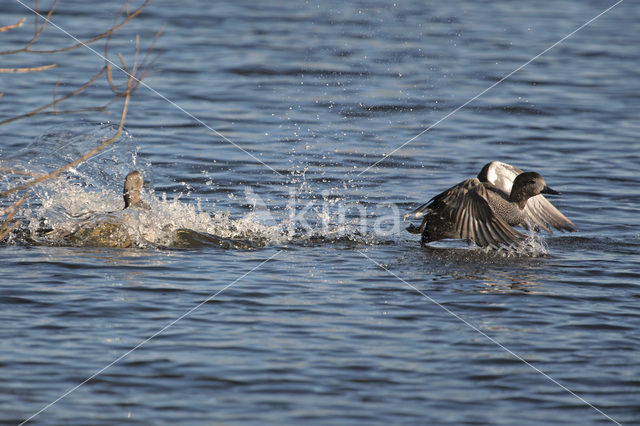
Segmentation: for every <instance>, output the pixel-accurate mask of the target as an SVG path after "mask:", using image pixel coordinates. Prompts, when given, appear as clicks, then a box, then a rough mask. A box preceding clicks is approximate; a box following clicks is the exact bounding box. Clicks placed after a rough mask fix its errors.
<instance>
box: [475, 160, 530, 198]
mask: <svg viewBox="0 0 640 426" xmlns="http://www.w3.org/2000/svg"><path fill="white" fill-rule="evenodd" d="M521 173H523V171H522V169H519V168H517V167H515V166H512V165H511V164H507V163H503V162H502V161H492V162H491V163H488V164H485V166H484V167H483V168H482V170H480V173H478V179H479V180H480V182H489V183H490V184H492V185H493V186H495V187H496V188H498V189H500V190H501V191H502V192H504V193H505V194H511V188H512V187H513V181H514V180H515V178H516V176H518V175H519V174H521Z"/></svg>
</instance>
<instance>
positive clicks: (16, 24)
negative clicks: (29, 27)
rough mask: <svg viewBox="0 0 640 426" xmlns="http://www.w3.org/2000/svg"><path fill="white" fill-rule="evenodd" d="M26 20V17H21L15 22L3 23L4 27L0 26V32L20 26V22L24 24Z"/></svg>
mask: <svg viewBox="0 0 640 426" xmlns="http://www.w3.org/2000/svg"><path fill="white" fill-rule="evenodd" d="M26 20H27V18H22V19H21V20H19V21H18V22H16V23H15V24H12V25H5V26H4V27H0V33H4V32H6V31H9V30H12V29H14V28H19V27H21V26H22V24H24V22H25V21H26Z"/></svg>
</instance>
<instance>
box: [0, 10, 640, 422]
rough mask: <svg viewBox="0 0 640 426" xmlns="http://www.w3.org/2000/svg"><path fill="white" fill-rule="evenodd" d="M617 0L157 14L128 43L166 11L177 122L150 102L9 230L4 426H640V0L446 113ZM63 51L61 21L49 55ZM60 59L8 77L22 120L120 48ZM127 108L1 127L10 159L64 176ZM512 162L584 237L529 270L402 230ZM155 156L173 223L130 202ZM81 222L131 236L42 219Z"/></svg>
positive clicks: (138, 104) (60, 18)
mask: <svg viewBox="0 0 640 426" xmlns="http://www.w3.org/2000/svg"><path fill="white" fill-rule="evenodd" d="M41 3H43V2H41ZM612 4H613V2H612V3H608V2H579V1H561V2H543V3H536V4H535V5H529V4H527V3H522V2H516V3H513V2H506V1H505V2H497V3H495V2H494V3H488V4H485V3H477V2H466V1H463V2H453V3H452V2H449V3H447V4H441V3H438V2H433V3H428V4H425V3H424V2H417V1H416V2H397V3H395V4H393V3H386V2H374V1H371V2H353V3H348V4H343V3H342V2H305V3H295V4H293V3H289V2H269V3H265V4H261V5H254V3H253V2H245V1H236V2H233V3H223V4H217V3H216V4H214V3H211V2H206V1H197V0H191V1H187V2H169V1H155V0H154V1H153V2H152V3H151V5H150V6H149V7H148V8H147V9H146V10H145V11H144V13H143V14H142V15H140V16H139V17H138V18H137V19H136V20H134V21H132V22H131V23H130V24H128V25H127V26H126V27H124V28H123V29H122V31H121V32H120V33H119V35H116V36H114V39H113V41H112V46H111V52H114V53H112V55H111V56H112V57H113V58H114V59H115V58H116V55H115V52H118V51H121V52H123V54H125V56H127V55H129V56H127V57H130V54H131V52H132V47H133V44H134V43H135V34H137V33H139V34H140V35H141V41H142V44H143V45H145V43H148V42H149V41H150V40H151V38H152V37H153V34H154V33H155V31H156V30H157V29H158V28H159V27H160V26H161V25H162V23H163V22H166V24H167V27H166V29H165V32H164V34H163V36H162V38H161V39H160V41H159V44H158V47H157V50H156V52H157V53H159V54H160V55H159V57H158V59H157V62H156V64H155V66H154V70H153V71H154V73H153V74H152V75H151V76H149V77H148V78H147V79H146V80H145V81H146V83H147V84H149V85H150V86H151V87H153V89H155V90H156V91H157V92H158V93H160V94H161V95H163V96H165V97H167V98H168V99H170V100H171V101H173V102H175V104H176V105H177V106H179V108H176V105H172V104H170V103H168V102H166V101H165V100H163V99H162V98H160V97H159V96H158V94H157V93H153V92H151V91H149V90H147V89H145V88H140V89H139V91H138V92H136V95H135V97H134V99H133V101H132V104H131V109H130V112H129V116H128V118H127V123H126V125H127V131H128V133H127V134H126V136H125V137H123V138H121V139H120V141H119V142H118V143H117V144H116V145H115V146H114V148H113V149H112V150H110V151H109V152H108V153H106V154H104V155H101V156H100V157H98V158H96V159H94V160H92V161H90V162H89V163H87V164H85V165H83V166H80V167H78V168H76V169H74V170H73V171H72V173H69V174H67V175H66V177H65V178H63V179H59V180H56V181H54V182H51V183H48V184H46V185H43V186H40V187H38V188H36V189H35V190H34V192H33V194H32V195H31V197H30V198H29V201H28V202H27V203H26V205H25V208H24V209H23V210H22V211H21V212H20V214H19V216H20V218H21V220H22V225H21V228H20V229H19V230H18V231H17V232H16V233H14V235H12V238H11V239H10V240H9V241H8V242H5V243H3V244H2V245H1V246H0V258H1V265H2V275H1V276H2V278H0V280H1V281H0V282H1V283H2V287H1V293H0V303H1V304H2V309H1V311H0V312H2V314H1V315H2V323H3V324H4V327H2V328H1V333H2V339H1V341H2V343H1V346H2V349H1V351H0V382H1V383H2V386H1V389H2V392H0V420H2V423H7V424H17V423H20V422H21V421H24V420H26V419H27V418H29V417H30V416H32V415H34V414H36V413H38V412H39V410H41V409H43V408H46V410H44V411H42V412H40V413H39V414H38V416H37V417H35V418H33V422H34V423H38V424H176V423H178V424H210V423H252V424H283V423H285V424H307V423H315V424H349V423H361V424H383V423H384V424H388V423H393V424H396V423H411V424H417V423H420V424H465V423H470V424H471V423H473V424H540V423H548V422H552V423H556V424H595V423H611V422H614V421H615V422H619V423H621V424H635V423H638V421H639V419H640V408H639V407H640V396H639V395H640V380H639V379H638V375H639V373H640V358H639V357H638V353H639V351H640V334H639V332H638V329H639V326H640V314H638V307H639V303H640V289H639V284H640V273H639V272H638V271H639V270H640V256H639V255H638V253H639V251H640V224H639V221H638V215H637V211H638V205H639V202H640V195H639V192H638V187H639V184H640V178H639V177H638V172H637V170H638V165H640V142H638V136H637V135H638V134H640V125H639V124H638V123H639V121H638V110H639V109H640V90H639V89H640V87H639V83H638V82H639V81H640V80H639V77H640V71H639V69H640V68H639V67H638V61H639V59H640V56H639V52H638V50H637V47H636V46H637V34H638V31H639V30H640V24H639V23H640V8H638V7H637V4H635V3H633V2H628V1H625V2H622V3H620V4H619V5H618V6H616V7H615V8H614V9H612V10H611V11H609V12H608V13H606V14H604V15H603V16H601V17H600V18H598V19H597V20H595V21H594V22H592V23H591V24H590V25H588V26H586V27H585V28H584V29H582V30H580V31H579V32H577V33H576V34H574V35H573V36H571V37H569V38H568V39H566V40H564V41H563V42H562V43H560V44H559V45H557V46H556V47H554V48H553V49H551V50H550V51H548V52H546V53H545V54H544V55H542V56H540V57H539V58H537V59H536V60H535V61H533V62H531V63H530V64H528V65H527V66H526V67H524V68H523V69H521V70H520V71H518V72H517V73H515V74H513V75H511V76H510V77H509V78H508V79H506V80H505V81H503V82H501V83H500V84H498V85H496V86H495V87H493V88H492V89H491V90H489V91H487V92H486V93H483V94H482V96H480V97H478V98H477V99H475V100H474V101H473V102H471V103H469V104H468V105H466V106H465V107H464V108H462V109H460V110H459V111H457V112H455V113H454V114H452V115H450V116H447V115H448V114H449V113H450V112H452V111H454V110H455V109H456V108H458V107H459V106H461V105H463V104H464V103H465V102H467V101H468V100H470V99H472V98H473V97H474V96H476V95H478V94H480V93H481V92H483V91H484V90H485V89H487V88H489V87H490V86H491V85H492V84H494V83H495V82H497V81H498V80H500V79H501V78H502V77H504V76H506V75H508V74H509V73H511V72H512V71H513V70H514V69H516V68H517V67H519V66H521V65H523V64H524V63H526V62H527V61H529V60H530V59H532V58H533V57H535V56H536V55H537V54H539V53H540V52H542V51H543V50H545V49H547V48H548V47H550V46H551V45H553V43H555V42H557V41H558V40H560V39H562V38H563V37H564V36H566V35H568V34H569V33H570V32H572V31H573V30H575V29H577V28H578V27H580V26H581V25H583V24H584V23H586V22H587V21H589V20H590V19H591V18H593V17H595V16H596V15H598V14H599V13H600V12H602V11H604V10H605V9H606V8H607V7H609V6H610V5H612ZM120 6H121V3H119V2H117V1H110V2H103V3H101V4H100V5H91V6H87V5H85V3H84V2H78V1H63V2H61V4H60V5H59V9H58V12H57V13H56V14H55V15H54V21H55V22H56V23H57V24H58V25H60V26H61V27H63V28H64V29H65V30H67V31H69V32H71V33H73V34H75V35H77V36H78V37H80V38H86V37H89V36H90V35H91V34H94V32H95V31H96V29H98V28H106V27H107V26H108V25H110V23H111V22H112V20H113V18H114V16H115V14H116V13H117V11H118V9H119V8H120ZM42 7H43V8H44V7H47V6H42ZM0 12H2V13H1V14H0V16H1V17H2V22H0V25H5V24H8V23H13V22H16V21H17V20H18V19H19V18H20V17H22V16H28V14H27V13H26V12H25V10H24V9H23V8H22V6H20V4H19V3H17V2H14V1H13V0H9V1H5V2H3V4H2V5H1V6H0ZM89 23H90V24H89ZM32 31H33V21H28V22H27V24H25V26H24V28H23V29H20V30H19V31H12V32H7V33H0V45H1V46H2V47H1V48H2V49H12V48H17V47H20V46H21V45H20V41H21V40H24V39H25V38H28V37H29V36H30V35H31V33H32ZM68 42H69V39H68V37H67V36H66V35H64V34H62V33H60V32H59V31H57V30H55V29H54V28H50V30H49V31H48V32H47V37H44V38H43V39H42V40H41V42H40V46H41V47H49V46H59V45H60V44H61V43H65V44H66V43H68ZM96 50H97V51H98V52H102V48H97V49H96ZM2 59H3V65H2V67H14V66H19V65H20V64H24V61H25V60H27V61H30V60H34V59H32V58H31V57H30V56H29V55H22V56H19V57H15V56H3V57H2ZM48 60H51V61H57V62H58V67H57V68H56V70H55V73H36V74H23V75H20V76H18V77H16V76H15V75H8V74H0V76H2V79H1V80H0V84H1V88H0V92H4V96H3V97H2V98H0V113H1V114H2V119H4V118H6V117H8V116H10V115H13V114H16V113H21V112H26V111H28V110H30V109H33V108H35V107H36V106H38V105H40V104H42V103H45V102H49V101H50V100H51V97H52V93H51V90H52V89H51V88H52V85H53V84H55V82H56V81H58V80H60V82H61V86H60V87H59V89H58V90H59V91H61V92H64V91H65V90H73V88H75V87H77V86H75V85H73V84H70V83H72V82H75V83H77V82H81V81H83V80H86V79H87V78H88V77H89V76H90V75H91V74H92V73H95V72H96V71H97V69H99V67H100V66H102V64H103V61H102V60H101V59H100V58H98V57H96V56H95V55H94V54H93V53H91V52H89V51H75V52H73V53H72V54H70V55H54V56H42V57H41V56H38V57H36V59H35V61H36V62H37V63H38V64H41V63H46V62H47V61H48ZM5 63H6V65H5ZM119 81H122V80H119ZM43 88H44V89H43ZM109 93H110V89H109V87H108V86H107V85H106V84H105V83H104V82H103V81H102V80H100V82H99V84H98V85H97V86H95V87H94V88H92V89H91V90H89V91H88V92H87V93H85V94H83V95H82V96H80V97H77V98H76V99H75V100H74V101H73V102H71V103H69V104H68V105H67V106H65V107H64V108H63V106H64V105H63V104H61V105H60V106H59V109H65V108H66V109H77V108H81V107H86V106H95V105H96V104H102V103H103V102H105V99H108V96H109ZM180 108H182V109H184V110H186V111H188V112H189V113H191V114H193V116H195V117H197V118H198V120H200V121H196V120H194V118H193V117H189V116H188V115H186V114H185V113H184V112H183V111H181V109H180ZM118 113H119V112H118V106H117V105H114V106H113V107H112V108H110V109H109V110H108V113H104V112H84V113H72V114H60V115H51V114H47V115H41V116H38V117H36V118H31V119H25V120H21V121H17V122H14V123H11V124H8V125H3V126H1V127H2V142H1V145H0V160H2V165H6V164H13V165H15V164H19V165H21V166H24V167H25V168H29V169H30V170H34V171H38V172H41V171H45V170H51V168H53V167H54V166H55V165H59V164H62V162H63V161H64V160H65V158H68V156H73V155H74V154H75V153H77V152H82V151H83V150H84V149H86V148H88V147H89V146H92V144H94V145H95V144H97V143H99V141H100V140H101V138H102V137H103V136H104V135H107V134H110V132H112V131H113V126H112V125H109V124H104V123H105V122H106V121H107V120H111V121H117V119H118ZM444 117H446V118H445V119H443V118H444ZM442 119H443V120H442ZM440 120H442V121H440ZM100 123H103V124H100ZM203 123H204V124H203ZM434 123H437V125H435V126H433V127H432V128H430V126H432V125H433V124H434ZM207 126H208V127H210V129H209V128H207ZM427 128H430V129H429V130H428V131H427V132H425V133H422V132H423V131H424V130H425V129H427ZM211 129H215V131H217V132H220V133H221V134H223V135H224V137H225V138H228V140H230V141H232V142H233V143H234V144H235V145H237V146H234V145H233V144H231V143H229V141H228V140H225V139H223V138H222V137H221V136H220V135H219V134H216V133H215V132H212V130H211ZM416 135H420V136H418V137H416ZM413 138H415V139H413ZM412 139H413V140H412ZM409 140H411V142H410V143H408V144H406V146H404V147H403V148H402V149H399V150H397V151H394V150H395V149H396V148H398V147H399V146H401V145H402V144H404V143H405V142H407V141H409ZM238 147H241V148H242V149H243V150H245V151H246V152H243V151H242V150H240V149H238ZM392 152H393V154H392V155H390V156H389V157H387V158H385V159H384V160H383V161H382V162H380V163H378V164H376V165H375V166H374V167H371V168H369V166H370V165H372V164H373V163H375V162H376V161H378V160H380V159H381V158H382V156H383V155H385V154H390V153H392ZM247 153H249V154H251V155H248V154H247ZM256 159H259V160H260V161H261V162H263V163H264V164H261V163H260V162H258V161H256ZM491 160H502V161H505V162H508V163H512V164H515V165H517V166H519V167H521V168H523V169H527V170H536V171H539V172H540V173H542V174H543V175H544V176H545V178H546V180H547V182H548V183H549V185H550V186H552V187H553V188H554V189H557V190H559V191H561V192H562V193H563V194H562V195H561V196H559V197H554V198H553V203H554V204H555V205H556V206H557V207H558V208H559V209H560V210H561V211H562V212H563V213H565V214H566V215H567V216H568V217H569V218H570V219H572V220H573V221H574V222H575V223H576V224H577V226H578V228H579V232H577V233H572V234H562V233H554V234H553V235H551V236H543V237H542V238H541V239H539V238H540V237H536V238H537V239H536V241H537V244H539V245H538V246H537V247H538V248H537V250H536V251H535V253H534V255H533V256H510V257H504V256H501V255H499V254H494V253H483V252H480V251H478V250H472V249H468V248H463V247H459V246H457V247H453V248H452V247H447V246H444V247H443V246H436V247H425V248H421V247H420V245H419V241H418V240H419V237H418V236H416V235H412V234H409V233H407V232H405V231H404V226H405V225H406V223H403V222H402V216H403V215H404V214H405V213H406V212H408V211H409V210H410V209H411V208H413V207H416V206H417V205H418V204H419V203H422V202H424V201H426V200H427V199H429V198H430V197H431V196H433V195H435V194H437V193H439V192H441V191H442V190H444V189H446V188H448V187H449V186H451V185H453V184H455V183H457V182H459V181H460V180H462V179H463V178H466V177H470V176H473V175H475V174H476V173H477V172H478V171H479V169H480V168H481V167H482V166H483V165H484V164H485V163H486V162H488V161H491ZM265 165H266V166H265ZM267 166H268V167H267ZM132 168H138V169H140V170H141V171H142V172H143V174H144V176H145V179H146V180H147V181H148V182H149V186H148V188H147V189H146V191H145V194H144V197H145V200H146V201H148V202H149V203H150V204H151V205H152V209H151V210H150V211H132V212H127V211H125V212H118V213H115V214H111V215H109V214H107V213H106V212H111V211H116V210H119V209H120V208H121V207H122V198H121V197H122V196H121V191H122V189H121V185H122V180H123V178H124V176H125V175H126V173H127V172H128V171H129V170H130V169H132ZM16 179H17V180H19V179H20V178H19V177H16V176H13V177H11V176H6V175H4V176H3V178H2V187H3V188H5V187H6V186H7V185H8V184H10V183H11V182H15V180H16ZM3 203H6V200H4V201H3ZM3 205H5V204H3ZM87 211H93V213H91V214H92V215H93V216H92V219H91V220H97V221H98V222H100V223H103V222H104V221H107V222H109V221H111V222H115V223H116V224H117V225H118V226H122V227H123V229H125V231H126V235H127V238H128V239H125V240H124V241H125V242H126V244H125V243H122V244H120V245H119V247H116V248H112V247H100V246H101V245H104V244H101V240H96V239H75V240H74V239H71V240H69V239H67V240H64V239H51V238H48V237H46V236H42V235H39V234H38V230H39V229H42V228H43V227H44V226H45V225H46V226H48V227H49V228H50V229H55V228H57V229H60V228H62V227H63V226H72V227H74V226H83V224H85V225H86V222H83V220H84V219H83V218H78V217H74V215H81V214H84V213H86V212H87ZM125 213H127V214H125ZM128 213H131V214H128ZM105 215H106V216H105ZM45 219H46V223H45V222H44V220H45ZM103 219H104V220H103ZM43 223H44V225H43ZM89 223H90V225H89V226H97V225H95V224H96V223H97V222H89ZM124 246H127V247H124ZM176 320H179V321H177V322H176ZM165 327H167V328H165ZM159 331H161V332H160V333H158V332H159ZM150 337H153V338H152V339H150V340H148V339H149V338H150ZM140 344H142V346H139V347H138V348H137V349H136V350H135V351H133V352H129V351H130V350H131V349H132V348H135V347H137V346H138V345H140ZM105 367H108V368H106V369H105ZM87 379H89V380H87ZM85 381H86V383H85ZM82 383H84V384H83V385H82V386H80V387H78V388H77V389H76V388H75V387H76V386H77V385H79V384H82ZM68 391H72V392H70V393H67V392H68ZM60 397H63V398H62V399H60V400H59V401H58V402H56V403H55V404H53V405H50V406H49V405H48V404H50V403H52V402H54V401H56V400H57V399H58V398H60Z"/></svg>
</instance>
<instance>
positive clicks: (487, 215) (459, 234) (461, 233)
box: [405, 161, 578, 247]
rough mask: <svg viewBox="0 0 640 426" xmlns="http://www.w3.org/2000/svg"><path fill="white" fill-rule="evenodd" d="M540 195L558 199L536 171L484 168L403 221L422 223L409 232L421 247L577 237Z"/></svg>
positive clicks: (498, 164) (491, 165) (492, 164)
mask: <svg viewBox="0 0 640 426" xmlns="http://www.w3.org/2000/svg"><path fill="white" fill-rule="evenodd" d="M543 194H549V195H560V192H558V191H556V190H554V189H551V188H550V187H549V186H547V183H546V181H545V179H544V177H543V176H542V175H541V174H539V173H537V172H525V171H523V170H522V169H520V168H518V167H515V166H512V165H510V164H506V163H503V162H500V161H492V162H490V163H487V164H486V165H485V166H484V167H483V168H482V170H480V173H478V176H477V177H475V178H469V179H466V180H464V181H462V182H460V183H458V184H457V185H454V186H452V187H451V188H449V189H447V190H446V191H444V192H442V193H440V194H438V195H436V196H435V197H433V198H431V199H430V200H429V201H428V202H426V203H424V204H422V205H421V206H419V207H418V208H417V209H415V210H414V211H412V212H411V213H409V214H408V215H406V216H405V219H406V218H407V217H410V216H413V217H414V218H423V220H422V223H421V225H420V226H415V225H413V224H412V225H409V227H407V231H409V232H411V233H413V234H421V240H420V243H421V245H423V246H424V245H426V244H427V243H429V242H432V241H438V240H443V239H464V240H467V241H468V242H470V241H473V242H474V243H475V244H476V245H477V246H480V247H489V246H491V247H500V246H510V245H512V244H519V243H521V242H522V241H523V240H524V239H525V238H526V235H525V234H523V233H522V232H520V231H518V230H516V229H515V227H516V226H518V227H521V228H524V229H526V230H530V229H533V230H536V231H539V230H541V229H542V230H544V231H546V232H548V233H552V228H555V229H557V230H561V231H569V232H575V231H577V229H578V228H577V226H576V225H575V224H574V223H573V222H572V221H571V220H569V219H568V218H567V217H566V216H565V215H564V214H562V213H561V212H560V211H559V210H558V209H557V208H556V207H555V206H554V205H553V204H551V202H550V201H549V200H547V199H546V198H545V197H544V195H543Z"/></svg>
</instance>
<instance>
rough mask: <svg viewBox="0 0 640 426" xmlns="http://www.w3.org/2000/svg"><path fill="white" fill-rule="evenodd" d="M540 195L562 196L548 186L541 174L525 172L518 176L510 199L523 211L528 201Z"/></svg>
mask: <svg viewBox="0 0 640 426" xmlns="http://www.w3.org/2000/svg"><path fill="white" fill-rule="evenodd" d="M539 194H553V195H558V194H560V193H559V192H558V191H555V190H553V189H551V188H549V187H548V186H547V183H546V182H545V181H544V178H543V177H542V175H541V174H539V173H536V172H524V173H520V174H519V175H518V176H516V178H515V180H514V181H513V188H512V189H511V194H510V196H509V199H510V200H511V201H514V202H516V203H518V205H519V206H520V208H521V209H523V208H524V206H525V204H527V200H528V199H529V198H531V197H535V196H536V195H539Z"/></svg>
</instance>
